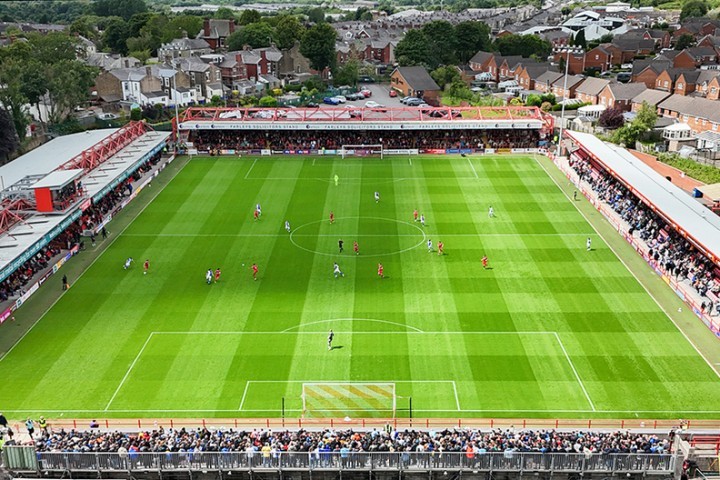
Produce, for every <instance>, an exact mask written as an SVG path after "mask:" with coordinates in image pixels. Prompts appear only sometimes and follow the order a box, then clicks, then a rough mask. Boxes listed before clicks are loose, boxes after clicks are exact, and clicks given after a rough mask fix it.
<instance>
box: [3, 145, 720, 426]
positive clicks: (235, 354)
mask: <svg viewBox="0 0 720 480" xmlns="http://www.w3.org/2000/svg"><path fill="white" fill-rule="evenodd" d="M335 174H337V175H338V176H339V179H340V180H339V184H338V185H337V186H336V185H335V184H334V182H333V181H332V177H333V176H334V175H335ZM375 191H379V192H380V194H381V201H380V202H379V203H377V204H376V203H375V201H374V198H373V192H375ZM258 202H259V203H261V204H262V207H263V214H262V217H261V219H260V220H259V221H257V222H256V221H253V218H252V211H253V210H254V207H255V204H256V203H258ZM491 204H492V205H493V207H494V209H495V212H496V218H492V219H491V218H488V215H487V209H488V206H489V205H491ZM415 208H417V209H418V210H419V211H420V212H422V213H424V214H425V216H426V218H427V225H426V226H425V227H424V228H423V227H421V226H420V225H419V224H418V223H416V222H413V219H412V212H413V209H415ZM331 210H332V211H334V213H335V216H336V222H335V224H333V225H331V224H330V223H329V221H328V215H329V212H330V211H331ZM286 219H288V220H290V222H291V224H292V227H293V233H292V235H289V234H287V232H285V230H284V228H283V222H284V221H285V220H286ZM588 236H589V237H591V238H592V239H593V251H591V252H587V251H586V250H585V239H586V238H587V237H588ZM341 238H342V239H343V240H344V241H345V252H344V253H342V254H340V253H338V248H337V241H338V239H341ZM427 239H432V240H433V243H436V242H437V241H438V240H442V241H443V242H444V243H445V251H446V255H444V256H439V255H437V254H436V252H433V253H428V252H427V248H426V246H425V243H426V240H427ZM353 240H358V242H359V245H360V252H361V255H359V256H356V255H354V254H353V252H352V241H353ZM483 255H487V256H488V257H489V259H490V266H491V267H492V268H491V269H488V270H484V269H483V268H482V267H481V265H480V261H479V260H480V258H481V257H482V256H483ZM127 256H133V257H134V258H135V260H136V264H135V265H134V266H133V268H132V269H131V270H129V271H125V270H123V269H122V263H123V261H124V259H125V258H126V257H127ZM145 258H148V259H150V262H151V267H150V272H149V274H148V275H143V274H142V267H141V263H142V261H143V260H144V259H145ZM334 261H337V262H338V263H339V264H340V266H341V268H342V269H343V271H344V272H345V277H343V278H338V279H335V278H334V277H333V275H332V263H333V262H334ZM253 262H256V263H257V264H258V266H259V268H260V273H259V280H258V281H253V279H252V274H251V271H250V265H251V264H252V263H253ZM378 262H382V263H383V265H384V266H385V275H386V278H384V279H380V278H378V276H377V274H376V267H377V263H378ZM217 267H220V268H222V270H223V275H222V278H221V280H220V282H219V283H217V284H213V285H207V284H205V282H204V273H205V271H206V270H207V269H208V268H212V269H215V268H217ZM330 328H332V329H333V330H334V331H335V333H336V337H335V341H334V347H335V348H334V349H333V350H332V351H328V350H327V347H326V334H327V331H328V330H329V329H330ZM0 376H2V378H3V380H4V386H5V388H3V389H2V391H0V405H2V406H3V409H4V411H5V412H6V414H7V413H10V414H17V415H19V414H24V413H35V412H38V413H44V414H49V415H52V416H59V415H60V414H61V413H63V414H67V415H70V416H77V417H82V416H88V417H93V416H99V415H102V416H107V417H113V416H114V417H128V416H133V417H135V416H137V417H143V416H145V417H151V416H182V415H187V416H199V415H202V416H216V417H228V416H250V417H257V416H279V415H280V404H281V399H282V398H283V397H284V398H285V401H286V413H287V414H288V415H290V416H293V415H301V414H303V413H304V414H305V415H308V416H330V415H332V416H344V415H346V414H348V415H351V416H354V417H358V416H388V415H389V414H391V409H392V400H391V399H380V400H377V399H375V398H373V399H370V398H369V397H368V391H369V390H368V389H373V388H374V387H373V384H377V385H381V384H387V383H392V384H394V390H395V393H396V395H397V397H396V399H395V402H396V404H395V406H396V408H397V411H396V413H397V415H398V416H404V415H406V414H407V407H408V404H409V399H410V397H412V399H413V409H414V414H415V416H435V417H456V416H462V417H479V416H507V417H587V418H602V417H632V416H636V415H639V416H646V417H656V418H663V417H664V418H674V417H678V416H693V417H717V416H718V414H720V410H718V407H717V402H716V400H715V399H716V398H718V394H719V393H720V383H719V382H718V378H717V375H716V374H715V373H714V371H713V370H712V369H711V368H710V367H709V366H708V365H707V363H705V361H704V360H703V359H702V358H701V357H700V356H699V355H698V354H697V353H696V352H695V350H694V349H693V348H692V346H691V345H690V344H689V343H688V341H687V340H686V339H684V338H683V336H682V335H681V333H680V332H679V331H678V330H677V329H676V327H675V326H674V325H673V324H672V322H671V321H670V320H669V319H668V317H667V316H666V315H665V314H664V313H663V312H662V311H661V310H660V308H659V307H658V306H657V304H656V303H655V302H654V301H653V299H652V298H651V297H650V296H649V295H648V294H647V293H646V292H645V290H644V289H643V287H642V286H641V285H640V284H639V283H638V282H637V281H636V280H635V278H634V277H633V276H632V274H631V273H630V272H629V271H628V270H627V269H626V268H625V267H624V266H623V265H622V264H621V263H620V261H619V260H618V259H617V257H616V256H615V255H614V253H613V252H612V251H611V250H610V249H609V248H608V247H607V246H606V245H605V244H604V243H603V241H602V239H601V238H600V237H599V236H598V235H597V234H596V233H595V232H594V230H593V229H592V227H591V226H590V225H589V224H588V223H587V222H586V221H585V219H584V218H583V217H582V216H581V215H580V214H579V213H578V211H577V210H576V209H575V207H574V206H573V205H572V203H571V202H569V201H568V200H567V198H566V197H565V196H564V195H563V194H562V193H561V192H560V191H559V190H558V188H557V186H556V185H555V184H554V183H553V181H552V180H551V179H550V178H549V177H548V176H547V174H546V173H545V172H544V171H543V170H542V168H541V167H540V165H539V164H538V163H537V162H536V161H535V160H534V159H533V158H529V157H509V156H503V157H482V158H472V159H461V158H451V157H444V158H433V157H413V158H411V159H408V158H398V157H395V158H391V159H385V160H379V159H372V158H367V159H346V160H340V159H328V158H316V159H314V158H310V157H306V158H280V159H278V158H273V159H269V158H262V159H257V160H253V159H243V160H238V159H236V158H196V159H194V160H192V161H191V162H190V163H189V164H188V165H187V166H186V167H185V168H184V169H183V171H182V172H181V173H180V174H179V175H178V176H177V177H176V178H175V180H173V181H172V182H171V184H170V185H169V186H167V187H166V189H165V190H164V191H163V192H162V193H161V194H160V195H159V196H158V198H157V199H156V200H155V201H154V202H153V203H152V204H151V205H150V206H149V207H148V208H147V209H146V210H145V211H144V212H143V213H142V214H141V215H140V216H139V217H138V218H137V220H136V221H134V222H133V223H132V224H131V225H130V226H129V228H128V229H127V230H126V231H125V232H124V233H123V234H122V235H121V236H119V237H118V238H117V239H116V240H115V242H114V243H113V244H112V245H111V246H110V247H109V248H108V249H107V251H106V252H105V253H104V254H103V255H102V256H101V257H99V258H98V260H97V261H96V262H95V263H94V264H93V265H92V266H91V268H89V269H88V271H87V272H86V273H85V274H84V276H83V277H82V278H81V279H80V280H78V282H77V283H75V284H74V285H73V287H72V288H71V289H70V290H69V291H68V292H67V293H66V294H65V295H63V296H62V298H61V299H60V300H59V301H58V302H57V304H55V305H54V307H53V308H52V309H51V310H50V311H49V312H48V313H47V314H46V315H45V317H44V318H43V319H42V321H40V322H39V323H38V324H37V326H36V327H35V328H34V329H33V330H31V331H30V333H29V334H28V335H27V336H26V337H25V339H24V340H23V341H22V342H21V343H19V344H18V345H17V346H16V348H14V349H13V350H12V352H11V353H10V354H9V355H7V356H6V357H5V358H4V359H3V360H2V361H1V362H0ZM324 382H330V383H342V384H349V383H352V384H353V385H355V386H356V388H355V387H353V388H351V389H350V390H351V391H356V394H355V396H354V397H348V396H347V395H344V396H342V398H341V396H340V395H339V394H337V391H338V390H333V386H332V385H329V386H328V385H324ZM304 384H321V387H322V389H324V390H326V391H327V392H328V393H327V397H325V398H322V399H321V400H318V401H315V402H313V404H312V406H313V409H312V410H307V411H305V412H303V402H302V394H303V391H304V388H303V386H304ZM346 386H347V385H346ZM305 387H306V388H310V387H312V386H310V387H308V386H307V385H306V386H305ZM351 387H352V385H351ZM312 388H315V390H313V391H318V390H317V388H316V387H312ZM339 391H342V392H347V391H348V389H339ZM316 400H317V399H316Z"/></svg>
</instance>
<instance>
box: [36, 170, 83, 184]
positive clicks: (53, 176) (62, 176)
mask: <svg viewBox="0 0 720 480" xmlns="http://www.w3.org/2000/svg"><path fill="white" fill-rule="evenodd" d="M83 172H85V170H83V169H82V168H74V169H72V170H56V171H54V172H50V173H48V174H47V175H45V176H44V177H43V178H42V179H41V180H39V181H38V182H37V183H34V184H33V188H43V187H47V188H53V187H64V186H65V185H67V184H68V183H70V182H72V181H73V180H75V179H76V178H78V177H80V176H81V175H82V174H83Z"/></svg>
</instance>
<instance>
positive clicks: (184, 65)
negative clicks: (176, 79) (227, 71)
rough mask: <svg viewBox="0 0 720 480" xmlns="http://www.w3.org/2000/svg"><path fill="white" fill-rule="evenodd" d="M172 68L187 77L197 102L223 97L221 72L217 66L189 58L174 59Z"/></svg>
mask: <svg viewBox="0 0 720 480" xmlns="http://www.w3.org/2000/svg"><path fill="white" fill-rule="evenodd" d="M173 66H175V67H176V68H177V69H179V70H181V71H182V72H184V73H185V74H187V75H188V77H189V78H190V87H192V88H195V90H196V91H197V99H198V101H201V102H202V101H205V100H210V99H211V98H212V97H214V96H215V95H217V96H219V97H223V96H224V94H225V91H224V88H223V84H222V72H221V71H220V68H219V67H218V66H217V65H214V64H212V63H205V62H203V61H202V60H200V59H199V58H195V57H190V58H177V59H175V61H174V62H173Z"/></svg>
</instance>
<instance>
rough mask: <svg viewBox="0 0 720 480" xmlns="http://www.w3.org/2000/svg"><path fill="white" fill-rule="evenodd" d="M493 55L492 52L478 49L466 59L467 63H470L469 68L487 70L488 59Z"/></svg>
mask: <svg viewBox="0 0 720 480" xmlns="http://www.w3.org/2000/svg"><path fill="white" fill-rule="evenodd" d="M493 57H495V54H494V53H490V52H483V51H480V52H477V53H476V54H475V55H473V57H472V58H471V59H470V60H469V61H468V65H470V68H471V69H472V70H473V71H475V72H478V73H480V72H487V71H488V66H489V65H490V60H491V59H492V58H493Z"/></svg>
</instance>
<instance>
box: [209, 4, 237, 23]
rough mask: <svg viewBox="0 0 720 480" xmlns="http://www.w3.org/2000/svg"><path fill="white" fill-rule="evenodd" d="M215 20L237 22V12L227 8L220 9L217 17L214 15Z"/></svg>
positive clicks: (216, 14) (216, 13)
mask: <svg viewBox="0 0 720 480" xmlns="http://www.w3.org/2000/svg"><path fill="white" fill-rule="evenodd" d="M213 18H218V19H220V20H233V21H234V20H235V12H233V11H232V10H230V9H229V8H227V7H220V8H218V9H217V11H216V12H215V15H213Z"/></svg>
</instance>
